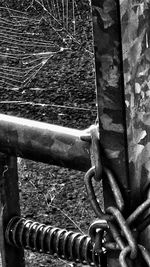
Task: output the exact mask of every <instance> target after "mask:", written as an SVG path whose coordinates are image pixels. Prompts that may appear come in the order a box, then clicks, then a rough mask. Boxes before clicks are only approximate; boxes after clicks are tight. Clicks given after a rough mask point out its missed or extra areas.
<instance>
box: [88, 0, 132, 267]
mask: <svg viewBox="0 0 150 267" xmlns="http://www.w3.org/2000/svg"><path fill="white" fill-rule="evenodd" d="M92 10H93V33H94V46H95V63H96V79H97V105H98V120H99V125H100V142H101V146H102V149H103V152H104V157H103V164H104V165H105V166H108V167H109V168H110V169H111V170H112V172H113V174H114V177H115V179H116V180H117V183H118V184H119V186H120V188H121V191H122V194H123V197H124V200H125V207H126V208H125V209H124V211H123V212H124V216H127V215H129V213H130V198H129V195H130V194H129V193H130V188H129V173H128V151H127V132H126V114H125V98H124V85H123V64H122V53H121V48H122V46H121V27H120V8H119V2H118V1H117V0H102V1H98V0H92ZM103 191H104V205H105V208H107V207H109V206H112V205H115V202H114V199H113V196H112V192H111V190H110V187H109V184H108V183H107V179H105V177H104V179H103ZM118 256H119V255H118V253H117V252H108V253H107V264H108V266H109V267H118V266H120V264H119V261H118Z"/></svg>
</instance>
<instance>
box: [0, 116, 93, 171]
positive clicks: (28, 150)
mask: <svg viewBox="0 0 150 267" xmlns="http://www.w3.org/2000/svg"><path fill="white" fill-rule="evenodd" d="M81 135H84V131H80V130H74V129H69V128H65V127H60V126H56V125H51V124H47V123H42V122H37V121H31V120H27V119H22V118H17V117H13V116H7V115H2V114H1V115H0V151H1V152H4V153H7V154H9V155H15V156H19V157H24V158H27V159H32V160H35V161H41V162H44V163H48V164H54V165H58V166H62V167H66V168H72V169H76V170H81V171H86V170H87V169H88V168H89V167H90V166H91V161H90V152H89V150H90V149H89V147H90V144H89V143H88V142H84V141H81V139H80V136H81Z"/></svg>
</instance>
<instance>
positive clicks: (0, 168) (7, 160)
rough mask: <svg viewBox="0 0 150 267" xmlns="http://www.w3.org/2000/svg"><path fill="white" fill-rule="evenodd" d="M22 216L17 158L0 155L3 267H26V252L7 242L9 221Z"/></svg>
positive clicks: (0, 244) (0, 233) (0, 217)
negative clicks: (6, 230) (6, 232)
mask: <svg viewBox="0 0 150 267" xmlns="http://www.w3.org/2000/svg"><path fill="white" fill-rule="evenodd" d="M19 215H20V206H19V190H18V174H17V158H15V157H10V156H7V155H5V154H2V153H0V252H1V265H0V266H2V267H14V266H15V267H24V266H25V263H24V252H23V250H22V249H17V248H13V247H12V246H9V245H8V244H6V242H5V238H4V233H5V228H6V226H7V224H8V221H9V220H10V219H11V218H12V217H13V216H19Z"/></svg>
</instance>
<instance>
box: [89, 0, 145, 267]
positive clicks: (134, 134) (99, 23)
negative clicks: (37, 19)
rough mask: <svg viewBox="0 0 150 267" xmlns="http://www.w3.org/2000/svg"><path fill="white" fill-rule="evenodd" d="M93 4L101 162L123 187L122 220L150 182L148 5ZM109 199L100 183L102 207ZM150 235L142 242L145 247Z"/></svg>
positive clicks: (124, 1)
mask: <svg viewBox="0 0 150 267" xmlns="http://www.w3.org/2000/svg"><path fill="white" fill-rule="evenodd" d="M92 3H93V22H94V39H95V52H96V53H95V58H96V72H97V92H98V94H97V102H98V113H99V123H100V134H101V144H102V147H103V148H104V151H105V154H106V157H105V158H104V164H108V165H109V166H111V168H112V169H113V170H114V173H115V174H116V177H117V179H118V181H119V182H120V184H121V187H122V189H123V193H124V196H125V206H126V212H125V216H126V215H127V214H128V213H130V212H131V211H133V210H134V209H135V208H136V207H137V206H138V205H139V204H140V203H142V202H143V201H144V199H146V198H147V195H148V190H149V183H150V134H149V127H150V47H149V43H150V38H149V33H150V1H149V0H143V1H137V0H120V1H119V0H118V1H117V0H103V1H97V0H93V1H92ZM107 158H109V160H108V161H107ZM108 195H110V194H109V191H108V189H107V187H106V185H105V182H104V198H105V205H106V206H107V205H109V203H110V202H111V199H112V198H111V197H110V198H109V197H108ZM126 213H127V214H126ZM149 233H150V229H149V228H147V230H146V234H143V236H142V238H141V240H142V241H141V242H142V243H143V244H144V246H146V247H147V248H148V249H149V248H150V242H149V240H150V234H149ZM110 256H112V255H110ZM115 260H116V259H115V256H114V258H113V256H112V260H110V262H111V264H110V266H116V265H115V263H113V261H115Z"/></svg>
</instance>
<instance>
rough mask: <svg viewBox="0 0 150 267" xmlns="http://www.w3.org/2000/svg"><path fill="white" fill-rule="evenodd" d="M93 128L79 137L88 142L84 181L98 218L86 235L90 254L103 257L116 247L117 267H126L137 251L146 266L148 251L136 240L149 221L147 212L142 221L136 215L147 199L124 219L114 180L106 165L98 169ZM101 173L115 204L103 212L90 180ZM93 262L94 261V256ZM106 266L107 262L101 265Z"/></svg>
mask: <svg viewBox="0 0 150 267" xmlns="http://www.w3.org/2000/svg"><path fill="white" fill-rule="evenodd" d="M97 131H98V128H97V127H96V126H95V127H90V128H89V132H88V133H87V135H86V136H85V137H84V136H83V140H84V141H88V142H89V141H90V142H91V163H92V167H91V168H90V169H89V170H88V171H87V173H86V175H85V179H84V181H85V186H86V190H87V194H88V197H89V200H90V203H91V206H92V208H93V210H94V212H95V214H96V216H97V217H98V218H99V220H96V221H95V222H93V223H92V224H91V226H90V227H89V235H90V237H91V240H92V242H93V243H94V251H95V253H94V254H93V255H94V256H93V257H95V255H99V257H100V258H102V257H103V256H104V251H105V252H106V251H108V250H112V251H117V250H118V251H120V253H119V262H120V265H121V267H128V266H131V265H132V263H133V260H134V259H136V258H137V257H138V254H139V253H140V254H141V256H142V258H143V260H144V261H145V263H146V264H147V265H148V266H149V267H150V254H149V252H148V251H147V249H146V248H145V247H144V246H142V245H140V244H138V242H137V239H138V235H139V233H140V232H141V231H143V230H144V229H145V227H147V226H148V225H149V223H150V215H147V217H146V218H145V219H144V221H142V222H141V218H140V217H141V215H143V214H144V213H145V211H147V210H148V209H149V208H150V199H147V200H146V201H145V202H144V203H142V204H141V205H140V206H139V207H137V209H136V210H135V211H134V212H133V213H132V214H131V215H130V216H129V217H128V218H127V219H125V218H124V216H123V210H124V200H123V197H122V193H121V191H120V188H119V186H118V184H117V182H116V179H115V177H114V176H113V173H112V172H111V171H110V170H109V169H108V168H103V169H102V164H101V158H100V143H99V142H100V141H99V136H98V134H97ZM87 136H88V138H87ZM103 174H105V179H107V180H108V182H109V185H110V188H111V189H112V193H113V197H114V199H115V202H116V207H113V206H110V207H108V208H107V209H106V211H105V212H103V211H102V209H101V207H100V205H99V202H98V200H97V197H96V194H95V191H94V187H93V183H92V181H93V179H94V180H95V181H97V182H100V180H101V179H102V178H103ZM105 235H108V236H109V235H110V236H111V237H112V238H113V242H110V241H107V240H106V238H105ZM93 262H95V263H96V261H95V260H94V258H93ZM100 262H101V261H100ZM95 265H96V264H95ZM106 265H107V264H105V265H104V266H106ZM99 266H100V265H99Z"/></svg>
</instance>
